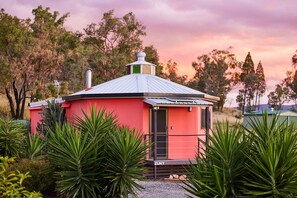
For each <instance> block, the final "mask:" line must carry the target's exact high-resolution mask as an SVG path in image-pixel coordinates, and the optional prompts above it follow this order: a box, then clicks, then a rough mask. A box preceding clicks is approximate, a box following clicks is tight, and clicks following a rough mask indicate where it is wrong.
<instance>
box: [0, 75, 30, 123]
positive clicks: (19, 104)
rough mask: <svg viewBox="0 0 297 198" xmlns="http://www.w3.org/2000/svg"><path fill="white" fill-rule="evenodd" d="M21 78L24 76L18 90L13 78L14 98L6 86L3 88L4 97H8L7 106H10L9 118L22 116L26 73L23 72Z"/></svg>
mask: <svg viewBox="0 0 297 198" xmlns="http://www.w3.org/2000/svg"><path fill="white" fill-rule="evenodd" d="M23 78H24V81H23V83H22V86H21V88H20V90H18V87H17V85H16V81H15V80H13V82H12V89H13V95H14V99H13V98H12V96H11V93H10V90H9V89H8V88H7V87H6V88H5V93H6V97H7V99H8V102H9V106H10V112H11V118H13V119H15V120H17V119H23V118H24V112H25V105H26V93H27V90H26V86H27V75H26V74H25V75H24V76H23Z"/></svg>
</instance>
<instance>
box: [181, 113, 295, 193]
mask: <svg viewBox="0 0 297 198" xmlns="http://www.w3.org/2000/svg"><path fill="white" fill-rule="evenodd" d="M249 124H250V126H252V129H251V130H249V129H245V130H242V129H240V127H239V126H236V127H235V128H233V129H231V128H230V127H228V125H227V127H225V128H224V127H223V128H222V127H220V125H218V127H217V130H216V131H215V132H214V133H213V136H212V137H210V141H211V144H210V145H205V146H206V150H205V157H204V158H203V159H197V165H192V166H191V167H190V169H189V175H188V176H189V180H188V182H186V186H187V187H185V188H186V190H187V191H188V192H190V193H191V194H192V195H194V196H198V197H201V198H203V197H276V198H278V197H279V198H281V197H296V196H297V147H296V146H297V133H296V130H295V129H294V127H293V125H291V124H288V123H287V122H286V121H285V122H281V121H280V120H279V119H278V116H273V118H272V119H268V114H267V113H265V114H264V115H263V117H262V118H261V119H259V118H255V119H254V120H252V121H251V122H250V123H249Z"/></svg>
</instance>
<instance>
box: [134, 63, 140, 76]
mask: <svg viewBox="0 0 297 198" xmlns="http://www.w3.org/2000/svg"><path fill="white" fill-rule="evenodd" d="M133 74H140V65H133Z"/></svg>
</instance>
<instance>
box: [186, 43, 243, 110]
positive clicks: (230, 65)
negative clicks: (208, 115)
mask: <svg viewBox="0 0 297 198" xmlns="http://www.w3.org/2000/svg"><path fill="white" fill-rule="evenodd" d="M192 66H193V68H194V69H195V71H196V73H195V76H194V78H193V79H192V80H191V81H190V83H189V85H190V86H191V87H192V88H195V89H198V90H200V91H204V92H206V93H207V94H210V95H214V96H218V97H219V98H220V101H218V102H217V104H216V107H217V109H218V110H222V109H223V106H224V104H225V102H226V98H227V94H228V93H229V92H230V91H231V89H232V87H233V86H234V85H235V84H237V82H238V78H239V76H238V72H237V69H238V68H239V66H240V63H239V62H238V61H237V60H236V57H235V54H233V53H232V52H231V50H230V49H227V50H217V49H214V50H212V51H211V52H210V53H208V54H203V55H201V56H198V57H197V61H196V62H193V63H192Z"/></svg>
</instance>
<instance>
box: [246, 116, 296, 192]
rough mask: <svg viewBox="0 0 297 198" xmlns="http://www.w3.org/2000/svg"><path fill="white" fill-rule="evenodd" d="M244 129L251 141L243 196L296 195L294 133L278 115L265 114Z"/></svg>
mask: <svg viewBox="0 0 297 198" xmlns="http://www.w3.org/2000/svg"><path fill="white" fill-rule="evenodd" d="M249 125H250V126H251V129H249V130H247V131H248V132H249V134H250V138H251V140H252V141H253V144H252V146H251V148H250V149H251V152H252V153H251V155H250V156H249V161H248V162H247V164H246V166H247V173H248V174H247V175H246V181H245V183H244V186H243V193H244V194H245V195H246V196H253V197H254V196H257V197H296V196H297V133H296V130H295V129H294V126H293V125H292V124H288V122H287V121H280V120H279V116H278V115H274V116H272V118H271V119H269V116H268V114H267V112H266V113H264V115H263V117H262V119H252V120H251V121H250V123H249Z"/></svg>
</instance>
